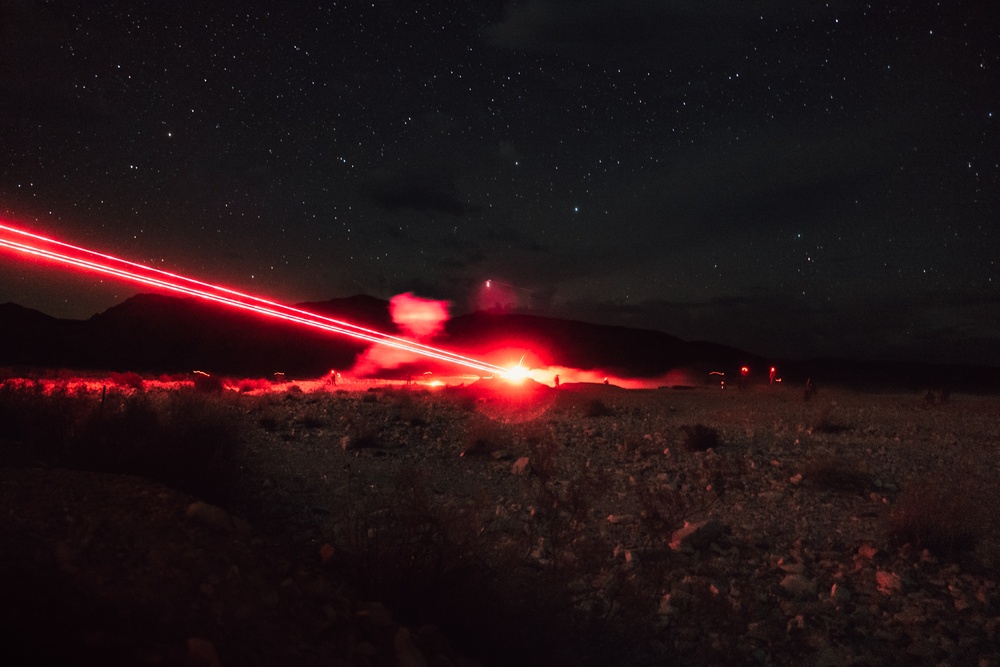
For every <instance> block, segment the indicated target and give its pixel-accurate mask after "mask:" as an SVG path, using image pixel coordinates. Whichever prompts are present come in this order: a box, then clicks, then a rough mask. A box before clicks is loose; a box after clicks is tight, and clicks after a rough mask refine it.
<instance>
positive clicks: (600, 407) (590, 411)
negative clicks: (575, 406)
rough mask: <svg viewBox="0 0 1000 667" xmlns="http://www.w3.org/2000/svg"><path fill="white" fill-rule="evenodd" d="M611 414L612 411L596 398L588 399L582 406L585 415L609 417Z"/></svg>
mask: <svg viewBox="0 0 1000 667" xmlns="http://www.w3.org/2000/svg"><path fill="white" fill-rule="evenodd" d="M613 414H614V411H613V410H612V409H611V408H609V407H608V406H607V405H605V404H604V401H602V400H600V399H598V398H595V399H593V400H590V401H588V402H587V404H586V405H585V406H584V408H583V415H584V416H585V417H610V416H612V415H613Z"/></svg>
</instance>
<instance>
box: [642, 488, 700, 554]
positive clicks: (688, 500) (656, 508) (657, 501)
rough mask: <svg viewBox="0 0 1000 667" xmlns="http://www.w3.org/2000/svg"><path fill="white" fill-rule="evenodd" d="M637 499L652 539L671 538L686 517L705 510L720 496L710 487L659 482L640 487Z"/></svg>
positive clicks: (645, 531) (646, 531)
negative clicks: (681, 486) (691, 486)
mask: <svg viewBox="0 0 1000 667" xmlns="http://www.w3.org/2000/svg"><path fill="white" fill-rule="evenodd" d="M636 499H637V500H638V503H639V521H640V523H641V524H642V527H643V533H644V534H645V535H646V536H647V538H648V539H650V540H651V541H653V542H656V541H665V542H669V541H670V538H671V536H672V534H673V532H674V531H675V530H676V529H677V528H680V527H681V526H682V525H683V524H684V520H685V519H689V518H691V517H693V516H695V515H697V514H702V513H704V512H706V511H707V510H708V509H710V508H711V507H712V505H713V504H714V503H715V502H716V499H717V496H716V494H715V493H713V492H712V491H709V490H707V489H705V490H700V489H699V490H691V489H687V490H681V489H680V488H678V487H676V486H672V485H665V484H657V485H649V486H645V485H644V486H640V487H638V488H637V491H636Z"/></svg>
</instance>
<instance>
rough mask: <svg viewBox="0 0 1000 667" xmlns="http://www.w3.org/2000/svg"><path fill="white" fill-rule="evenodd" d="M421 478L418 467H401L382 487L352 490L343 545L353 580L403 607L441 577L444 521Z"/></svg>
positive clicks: (374, 596) (361, 588) (362, 588)
mask: <svg viewBox="0 0 1000 667" xmlns="http://www.w3.org/2000/svg"><path fill="white" fill-rule="evenodd" d="M425 480H426V474H425V473H424V472H422V471H421V470H419V469H415V468H404V469H403V470H402V471H401V472H400V473H399V474H398V475H396V476H395V477H394V478H393V479H392V480H391V483H390V484H388V485H387V486H386V487H385V488H376V487H374V486H371V485H369V486H362V487H359V488H357V489H356V490H355V493H354V498H355V502H354V504H353V505H352V507H351V510H350V512H349V517H348V523H349V530H348V532H347V543H346V545H345V546H346V550H347V553H348V561H349V562H350V565H351V567H352V568H353V569H354V574H355V576H354V578H353V579H354V583H355V584H356V585H357V586H358V588H359V592H361V593H362V594H363V595H365V596H367V597H368V598H369V599H374V600H381V601H383V602H385V603H386V604H388V605H389V606H391V607H395V608H405V607H407V606H410V605H413V604H416V600H419V598H421V597H422V596H424V595H427V594H428V593H429V592H430V591H432V590H433V589H434V588H435V586H436V585H437V583H438V582H439V581H440V579H441V574H442V571H443V559H444V551H445V537H444V525H443V524H442V522H441V521H439V519H438V517H437V516H436V514H435V511H434V509H433V508H432V506H431V503H430V500H429V498H428V493H427V484H426V481H425Z"/></svg>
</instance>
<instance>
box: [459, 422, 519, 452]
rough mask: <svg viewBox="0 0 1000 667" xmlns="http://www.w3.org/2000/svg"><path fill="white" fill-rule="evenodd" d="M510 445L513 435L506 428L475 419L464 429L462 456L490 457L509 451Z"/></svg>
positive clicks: (495, 423)
mask: <svg viewBox="0 0 1000 667" xmlns="http://www.w3.org/2000/svg"><path fill="white" fill-rule="evenodd" d="M512 443H513V435H512V434H511V432H510V430H509V429H508V428H506V427H505V426H503V425H502V424H499V423H497V422H495V421H492V420H489V419H485V418H483V419H477V420H474V421H473V422H472V423H471V424H470V425H469V426H468V428H466V429H465V434H464V436H463V438H462V456H465V457H477V456H491V455H493V454H494V453H495V452H500V451H502V450H506V449H509V448H510V446H511V444H512Z"/></svg>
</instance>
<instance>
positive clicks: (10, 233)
mask: <svg viewBox="0 0 1000 667" xmlns="http://www.w3.org/2000/svg"><path fill="white" fill-rule="evenodd" d="M0 248H6V249H8V250H13V251H15V252H20V253H24V254H28V255H34V256H36V257H42V258H45V259H48V260H52V261H55V262H59V263H61V264H65V265H68V266H71V267H75V268H77V269H80V270H83V271H94V272H97V273H103V274H106V275H110V276H114V277H116V278H121V279H122V280H127V281H131V282H137V283H142V284H144V285H151V286H153V287H159V288H162V289H166V290H170V291H173V292H179V293H181V294H186V295H188V296H194V297H198V298H200V299H205V300H208V301H214V302H216V303H221V304H224V305H227V306H231V307H233V308H241V309H243V310H249V311H251V312H254V313H258V314H260V315H267V316H269V317H274V318H278V319H282V320H287V321H289V322H295V323H297V324H301V325H304V326H308V327H313V328H315V329H321V330H323V331H329V332H332V333H339V334H343V335H345V336H351V337H353V338H357V339H360V340H365V341H369V342H372V343H378V344H379V345H388V346H390V347H395V348H398V349H401V350H407V351H409V352H413V353H414V354H419V355H422V356H425V357H430V358H432V359H438V360H441V361H447V362H450V363H453V364H457V365H459V366H465V367H466V368H471V369H474V370H477V371H483V372H485V373H490V374H499V375H505V374H506V373H507V370H506V369H504V368H502V367H500V366H495V365H493V364H490V363H486V362H483V361H479V360H477V359H472V358H470V357H466V356H463V355H460V354H456V353H454V352H449V351H447V350H442V349H439V348H436V347H431V346H429V345H423V344H421V343H416V342H413V341H410V340H406V339H405V338H400V337H398V336H392V335H390V334H386V333H382V332H381V331H376V330H374V329H367V328H365V327H361V326H358V325H356V324H351V323H350V322H344V321H341V320H335V319H333V318H329V317H324V316H322V315H316V314H315V313H310V312H308V311H305V310H300V309H298V308H293V307H291V306H285V305H282V304H280V303H275V302H273V301H268V300H267V299H262V298H260V297H256V296H252V295H249V294H243V293H241V292H237V291H235V290H231V289H227V288H225V287H220V286H218V285H212V284H210V283H205V282H202V281H200V280H195V279H193V278H187V277H185V276H180V275H177V274H174V273H169V272H167V271H161V270H159V269H154V268H151V267H148V266H144V265H142V264H137V263H135V262H130V261H127V260H124V259H120V258H118V257H113V256H111V255H106V254H103V253H99V252H96V251H93V250H88V249H87V248H81V247H79V246H74V245H70V244H69V243H63V242H62V241H56V240H54V239H50V238H46V237H44V236H39V235H38V234H34V233H31V232H27V231H24V230H22V229H17V228H15V227H10V226H9V225H7V224H5V223H2V222H0Z"/></svg>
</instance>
